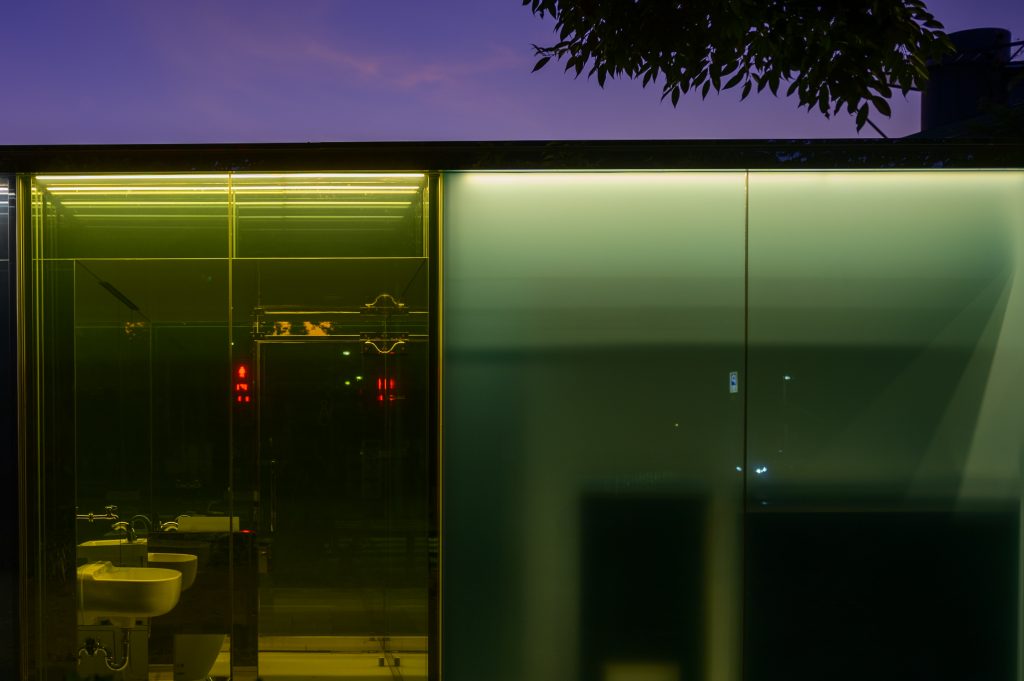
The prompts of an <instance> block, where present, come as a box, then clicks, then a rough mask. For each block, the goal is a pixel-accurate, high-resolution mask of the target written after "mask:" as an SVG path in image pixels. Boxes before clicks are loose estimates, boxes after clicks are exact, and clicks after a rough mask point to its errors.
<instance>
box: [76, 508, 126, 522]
mask: <svg viewBox="0 0 1024 681" xmlns="http://www.w3.org/2000/svg"><path fill="white" fill-rule="evenodd" d="M103 510H104V511H106V513H105V514H103V515H99V514H98V513H78V512H77V511H78V507H75V519H76V520H88V521H89V522H90V523H91V522H93V521H94V520H117V519H118V517H117V506H104V507H103Z"/></svg>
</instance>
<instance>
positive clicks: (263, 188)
mask: <svg viewBox="0 0 1024 681" xmlns="http://www.w3.org/2000/svg"><path fill="white" fill-rule="evenodd" d="M47 191H49V192H51V193H53V194H70V193H75V192H91V193H97V194H122V193H128V192H130V193H133V194H150V193H161V194H166V193H174V192H177V193H179V194H190V193H201V192H205V193H211V192H215V193H219V194H226V193H227V191H228V188H227V187H180V186H174V185H166V186H159V185H157V186H145V187H143V186H139V187H131V186H123V187H108V186H105V185H83V186H80V187H49V188H47ZM419 191H420V188H419V187H416V186H408V185H395V186H390V187H388V186H379V185H372V186H371V185H367V186H363V187H360V186H351V185H350V186H345V187H342V186H337V185H298V186H287V185H255V186H251V187H236V188H235V193H236V194H242V193H245V194H267V193H270V194H312V193H322V194H352V193H359V194H366V193H373V194H416V193H418V192H419Z"/></svg>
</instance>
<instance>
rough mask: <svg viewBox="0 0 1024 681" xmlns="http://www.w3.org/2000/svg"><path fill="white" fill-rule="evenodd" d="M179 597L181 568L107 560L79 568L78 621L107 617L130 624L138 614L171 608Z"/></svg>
mask: <svg viewBox="0 0 1024 681" xmlns="http://www.w3.org/2000/svg"><path fill="white" fill-rule="evenodd" d="M180 597H181V572H179V571H177V570H169V569H166V568H156V567H115V566H114V565H113V564H112V563H110V562H109V561H101V562H96V563H87V564H85V565H82V566H81V567H79V568H78V618H79V620H78V622H79V624H96V623H98V622H99V621H100V620H103V619H109V620H112V621H113V622H114V623H115V624H116V625H118V626H123V627H129V626H132V623H133V621H134V620H135V619H137V618H142V617H156V616H157V615H163V614H165V613H168V612H170V611H171V610H172V609H173V608H174V606H175V605H177V604H178V599H179V598H180Z"/></svg>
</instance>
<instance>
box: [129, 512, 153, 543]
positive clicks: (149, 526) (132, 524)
mask: <svg viewBox="0 0 1024 681" xmlns="http://www.w3.org/2000/svg"><path fill="white" fill-rule="evenodd" d="M136 520H141V521H142V523H143V524H144V525H145V526H146V535H147V536H148V535H149V532H150V530H151V529H153V524H152V523H151V522H150V521H149V517H148V516H144V515H142V514H141V513H140V514H138V515H133V516H132V517H131V520H129V521H128V525H129V526H130V527H131V528H132V531H133V532H134V531H135V521H136ZM135 536H136V537H138V532H135Z"/></svg>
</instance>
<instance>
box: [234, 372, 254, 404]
mask: <svg viewBox="0 0 1024 681" xmlns="http://www.w3.org/2000/svg"><path fill="white" fill-rule="evenodd" d="M250 387H251V384H250V383H249V367H247V366H245V365H244V364H239V365H238V369H237V370H236V371H235V402H236V403H238V404H246V403H248V402H252V396H251V395H250V394H249V388H250Z"/></svg>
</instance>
